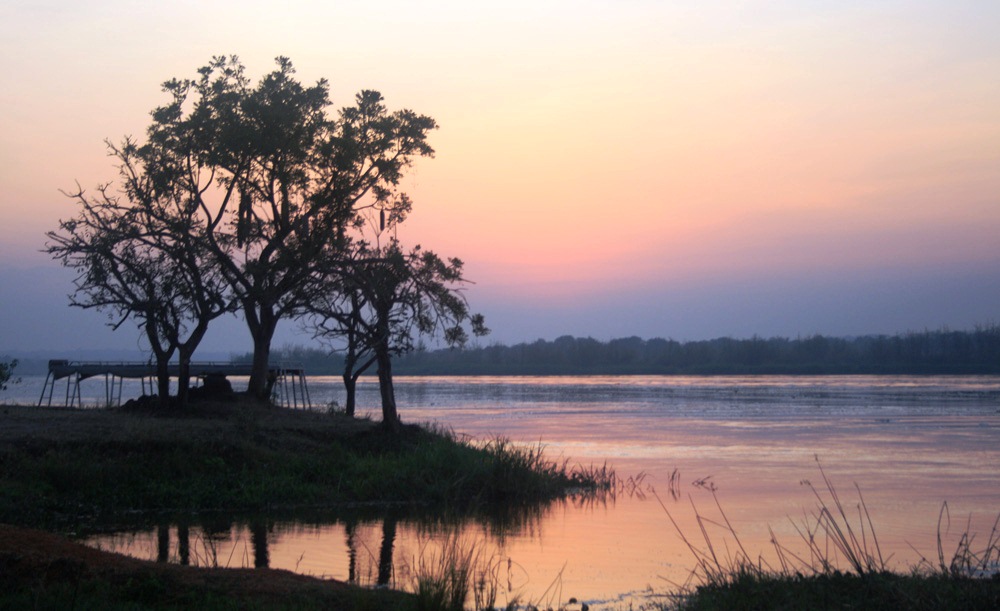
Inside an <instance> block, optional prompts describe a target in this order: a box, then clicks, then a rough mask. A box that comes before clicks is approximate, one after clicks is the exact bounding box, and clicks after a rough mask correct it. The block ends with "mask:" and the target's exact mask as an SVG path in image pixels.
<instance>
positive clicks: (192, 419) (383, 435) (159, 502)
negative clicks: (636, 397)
mask: <svg viewBox="0 0 1000 611" xmlns="http://www.w3.org/2000/svg"><path fill="white" fill-rule="evenodd" d="M592 475H593V474H590V473H586V472H582V471H573V470H571V469H569V468H568V466H567V465H566V464H565V463H562V464H557V463H552V462H549V461H547V460H546V459H545V458H544V457H543V455H542V452H541V450H540V448H523V447H520V446H515V445H513V444H510V443H508V442H507V441H505V440H503V439H495V440H492V441H489V442H487V443H485V444H477V443H472V442H467V441H463V440H460V439H458V438H457V437H456V436H455V435H452V434H449V433H447V432H443V431H440V430H437V431H435V430H429V429H427V428H421V427H416V426H407V427H404V431H403V433H402V434H399V435H392V434H389V433H387V432H385V431H384V430H383V429H382V428H381V427H380V426H378V423H374V422H370V421H366V420H359V419H354V418H348V417H346V416H344V415H343V414H339V413H317V412H307V411H295V410H288V409H281V408H275V407H270V406H257V405H231V404H218V405H209V406H201V407H197V408H194V409H188V410H185V411H183V412H178V411H169V412H166V411H155V410H154V411H149V410H133V411H127V410H123V409H108V410H66V409H46V408H37V407H21V406H8V407H3V408H2V409H0V522H6V523H9V524H17V525H22V526H32V527H41V528H47V529H66V528H76V527H78V526H79V525H81V524H83V525H86V524H90V523H95V524H96V523H101V522H114V521H116V520H118V519H120V518H122V517H123V516H132V515H135V514H137V513H139V514H145V513H169V512H188V513H190V512H207V511H220V510H224V511H229V512H241V511H246V512H262V511H271V510H282V509H286V510H287V509H294V508H309V507H336V506H342V505H349V504H365V503H401V504H423V505H434V506H438V505H440V506H444V507H447V508H449V509H452V510H453V509H469V508H475V507H484V506H498V505H503V506H516V505H518V504H525V505H527V504H536V503H540V502H544V501H547V500H550V499H553V498H556V497H559V496H561V495H564V494H565V493H566V492H567V490H569V489H570V488H574V487H594V486H600V485H602V484H606V483H607V481H605V482H601V481H598V480H596V479H594V477H592ZM605 475H607V474H605Z"/></svg>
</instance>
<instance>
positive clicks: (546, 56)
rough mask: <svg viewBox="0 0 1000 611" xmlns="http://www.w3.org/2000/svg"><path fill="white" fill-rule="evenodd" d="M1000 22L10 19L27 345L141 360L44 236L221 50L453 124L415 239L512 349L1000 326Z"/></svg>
mask: <svg viewBox="0 0 1000 611" xmlns="http://www.w3.org/2000/svg"><path fill="white" fill-rule="evenodd" d="M998 27H1000V2H996V1H995V0H982V1H972V2H961V1H956V0H947V1H917V0H908V1H906V2H903V1H899V2H880V1H877V0H866V1H863V2H860V1H859V2H853V1H849V0H848V1H838V2H831V1H805V0H796V1H788V2H752V1H745V2H738V1H735V0H732V1H727V2H705V1H699V2H693V1H692V2H681V1H674V2H667V1H661V0H657V1H653V0H607V1H583V0H574V1H559V2H555V1H551V2H546V1H544V0H532V1H530V2H519V1H510V0H507V1H504V2H488V3H487V2H468V1H462V2H402V1H401V2H371V1H365V2H331V1H324V2H306V1H301V0H285V1H283V2H280V3H279V2H253V1H248V0H241V1H239V2H236V1H232V0H226V1H211V0H207V1H206V0H199V1H177V2H159V3H152V2H144V1H139V0H136V1H125V0H121V1H117V2H112V1H106V2H88V1H86V0H76V1H73V2H69V1H64V2H63V1H60V2H51V1H50V2H46V1H38V0H32V1H30V2H28V1H18V0H13V1H12V0H6V1H5V2H4V3H3V4H2V7H0V62H2V67H3V70H2V72H0V122H2V123H0V257H2V262H3V263H2V265H3V267H4V269H3V270H2V271H0V311H2V317H0V353H4V352H8V353H15V352H17V351H24V350H31V349H59V348H66V349H70V348H79V347H83V346H92V347H134V346H135V345H136V338H137V336H138V333H137V331H135V329H134V327H131V326H126V327H123V328H122V329H121V330H119V331H117V332H115V333H112V332H111V331H110V330H108V329H107V328H106V327H104V326H103V323H104V318H103V317H102V316H101V315H100V314H95V313H91V312H82V311H79V310H75V309H71V308H68V307H67V306H66V303H67V299H66V294H67V293H68V292H69V291H70V289H71V286H70V282H69V281H70V278H71V276H70V275H68V274H67V272H66V271H65V270H61V269H60V268H59V267H58V266H57V265H56V264H54V263H52V262H50V261H49V260H48V259H47V258H46V256H45V255H44V254H41V253H40V252H39V250H40V249H41V248H42V247H43V245H44V235H43V234H44V232H45V231H48V230H52V229H55V228H56V227H57V223H58V220H59V219H60V218H67V217H69V216H72V215H73V214H74V212H75V210H74V207H73V205H72V204H71V202H70V201H69V200H68V199H66V198H65V197H63V196H62V195H60V193H59V189H69V188H72V187H73V186H74V184H75V182H74V181H79V182H80V183H81V184H82V185H83V186H85V187H92V186H94V185H96V184H98V183H101V182H105V181H109V180H112V179H113V178H115V170H114V167H113V165H112V162H111V160H110V159H108V158H107V157H106V156H105V149H104V145H103V140H104V139H105V138H112V139H116V140H117V139H120V138H121V137H122V136H124V135H127V134H132V135H136V136H142V135H143V133H144V130H145V127H146V126H147V124H148V122H149V115H148V112H149V111H150V110H151V109H152V108H153V107H155V106H157V105H158V104H161V103H162V102H164V100H165V97H164V96H163V94H162V93H161V92H160V88H159V84H160V83H161V82H163V81H164V80H166V79H168V78H170V77H191V76H194V75H195V71H196V69H197V68H198V67H199V66H202V65H204V64H205V63H207V61H208V60H209V59H210V58H211V56H212V55H217V54H237V55H239V56H240V57H241V58H242V59H243V61H244V63H245V64H246V65H247V67H248V70H249V71H250V73H251V74H252V76H253V77H254V78H255V79H256V77H258V76H260V75H262V74H264V73H266V72H268V71H270V70H271V69H272V67H273V65H274V64H273V58H274V57H275V56H277V55H285V56H288V57H290V58H291V59H292V61H293V62H294V64H295V66H296V68H297V69H298V72H299V76H300V77H301V78H302V80H304V81H307V82H312V81H315V80H316V79H319V78H328V79H329V80H330V82H331V93H332V97H333V99H334V103H335V106H337V107H340V106H342V105H346V104H349V103H350V102H351V99H352V97H353V95H354V93H355V92H357V91H358V90H360V89H362V88H371V89H377V90H379V91H381V92H382V93H383V94H384V95H385V97H386V99H387V102H388V105H389V106H390V108H402V107H408V108H412V109H413V110H416V111H418V112H421V113H424V114H429V115H431V116H433V117H434V118H435V119H436V120H437V121H438V123H439V124H440V126H441V127H440V129H439V130H437V131H435V132H434V133H433V134H432V137H431V142H432V145H433V146H434V147H435V149H436V150H437V155H436V157H435V158H434V159H430V160H423V161H421V162H420V163H419V165H418V166H417V167H416V168H414V170H413V171H412V172H411V173H410V174H409V175H408V176H407V177H406V178H405V180H404V183H403V185H404V188H405V190H406V191H407V192H409V193H410V195H411V196H412V197H413V199H414V201H415V205H414V213H413V215H412V216H411V218H410V219H409V220H408V221H407V222H406V227H405V228H404V230H403V232H402V237H403V239H404V240H405V241H406V242H408V243H417V242H419V243H421V244H423V245H424V246H425V247H427V248H431V249H433V250H436V251H438V252H439V253H441V254H445V255H449V256H458V257H460V258H462V259H463V260H465V261H466V265H467V272H468V274H467V275H468V276H469V277H470V278H471V279H473V280H475V281H476V285H475V286H474V287H471V288H470V290H469V291H468V296H469V298H470V300H471V301H472V304H473V307H474V308H475V309H478V310H480V311H482V312H483V313H485V314H486V316H487V322H488V324H489V325H490V326H491V327H492V328H493V329H494V334H493V335H492V336H491V338H487V341H501V342H505V343H514V342H518V341H530V340H534V339H536V338H539V337H542V338H547V339H551V338H555V337H556V336H558V335H562V334H572V335H578V336H586V335H590V336H593V337H596V338H598V339H608V338H611V337H620V336H627V335H640V336H643V337H654V336H659V337H673V338H676V339H703V338H711V337H717V336H723V335H732V336H738V337H747V336H750V335H753V334H759V335H763V336H771V335H784V336H796V335H807V334H813V333H823V334H831V335H850V334H867V333H896V332H902V331H907V330H921V329H924V328H925V327H928V328H938V327H940V326H942V325H949V326H951V327H954V328H970V327H971V326H972V325H974V324H976V323H990V322H998V321H1000V314H998V313H1000V36H997V34H996V33H997V30H998ZM292 330H294V329H293V326H292V325H290V326H289V327H288V328H286V329H285V334H284V335H283V336H282V339H280V340H279V343H280V342H281V341H298V340H295V339H290V338H289V333H290V332H291V331H292ZM208 341H209V343H208V345H207V346H206V347H207V348H209V349H216V350H230V349H233V350H244V349H248V348H249V345H250V344H249V341H248V339H247V337H246V333H245V332H244V330H243V328H242V326H241V323H238V322H237V321H232V322H231V323H228V324H226V325H222V326H220V327H219V328H218V329H217V330H216V331H215V332H214V333H213V334H212V335H211V337H210V339H209V340H208Z"/></svg>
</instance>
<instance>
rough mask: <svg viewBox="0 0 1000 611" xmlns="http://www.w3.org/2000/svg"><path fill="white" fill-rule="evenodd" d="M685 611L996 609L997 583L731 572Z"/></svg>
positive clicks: (706, 588)
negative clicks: (741, 610) (752, 610)
mask: <svg viewBox="0 0 1000 611" xmlns="http://www.w3.org/2000/svg"><path fill="white" fill-rule="evenodd" d="M679 608H680V609H684V610H686V611H723V610H740V609H748V610H749V609H774V610H785V609H787V610H789V611H791V610H799V609H831V610H832V609H907V610H914V611H923V610H926V611H939V610H942V609H967V610H973V609H981V610H983V611H993V610H996V609H1000V581H998V580H996V579H973V578H969V577H953V576H950V575H898V574H895V573H888V572H887V573H876V574H870V575H857V574H853V573H842V572H839V571H833V572H830V573H821V574H815V575H808V576H806V575H770V574H759V573H755V572H745V573H736V574H733V575H731V576H730V579H729V580H728V581H727V582H725V583H718V584H713V585H711V586H701V587H698V588H697V589H696V591H695V592H694V593H693V594H692V595H691V596H689V597H687V598H686V599H685V601H684V602H683V603H681V604H680V605H679Z"/></svg>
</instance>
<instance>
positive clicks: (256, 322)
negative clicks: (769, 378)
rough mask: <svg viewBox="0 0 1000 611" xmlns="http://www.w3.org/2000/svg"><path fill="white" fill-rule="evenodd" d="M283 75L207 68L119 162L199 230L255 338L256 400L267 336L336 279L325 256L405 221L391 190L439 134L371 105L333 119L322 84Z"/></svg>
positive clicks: (223, 64) (282, 61)
mask: <svg viewBox="0 0 1000 611" xmlns="http://www.w3.org/2000/svg"><path fill="white" fill-rule="evenodd" d="M294 73H295V71H294V69H293V68H292V64H291V62H290V61H289V60H288V59H286V58H278V60H277V68H276V69H275V70H274V71H273V72H271V73H270V74H268V75H266V76H265V77H264V78H262V79H261V80H260V82H259V83H258V84H257V85H255V86H254V85H252V84H251V82H250V80H249V79H248V78H247V77H246V76H245V70H244V67H243V65H242V64H241V63H240V61H239V60H238V59H237V58H236V57H216V58H214V59H213V60H212V62H211V63H210V64H209V65H207V66H205V67H203V68H201V69H200V70H199V76H198V77H197V78H195V79H189V80H177V79H174V80H171V81H168V82H166V83H165V84H164V90H165V91H166V92H167V93H169V94H170V96H171V101H170V102H169V103H168V104H166V105H165V106H162V107H160V108H157V109H156V110H154V111H153V113H152V117H153V123H152V124H151V125H150V127H149V130H148V141H147V143H146V144H144V145H141V146H136V147H122V149H121V151H122V154H123V156H124V157H125V162H126V163H129V162H130V161H131V157H134V156H138V157H141V158H142V160H143V164H142V166H143V168H144V170H143V171H144V172H145V175H144V177H143V178H144V180H146V181H148V182H149V183H150V184H151V185H152V186H153V188H154V190H155V191H160V190H177V191H181V192H183V194H184V198H185V200H186V201H187V204H188V206H189V207H190V209H191V210H192V211H193V212H194V213H195V214H196V215H197V216H198V218H199V222H200V226H201V231H202V232H203V235H204V240H205V244H206V246H207V248H208V249H209V251H210V252H211V253H212V256H213V257H214V258H215V260H216V262H217V265H218V267H219V269H220V271H221V273H222V275H223V277H224V278H225V280H226V282H227V284H228V286H229V290H230V291H231V294H232V296H233V297H234V298H235V300H236V301H237V302H238V303H239V304H240V306H241V310H242V312H243V315H244V317H245V319H246V322H247V326H248V328H249V330H250V334H251V336H252V337H253V342H254V360H253V373H252V375H251V378H250V390H251V392H253V393H256V394H258V395H261V396H266V394H267V386H266V380H267V373H268V360H269V354H270V345H271V339H272V337H273V335H274V331H275V329H276V327H277V325H278V322H279V321H280V320H281V319H283V318H287V317H290V316H296V315H298V314H300V313H302V312H303V311H304V309H305V307H306V305H307V304H308V303H309V302H310V300H311V299H312V298H313V297H314V296H315V295H316V294H318V293H320V292H323V291H325V290H327V287H328V284H329V280H330V278H331V276H332V275H335V274H336V273H337V266H336V265H335V264H331V261H332V259H331V257H330V256H329V253H330V252H333V253H336V252H339V251H342V250H344V249H346V248H347V247H348V245H349V243H350V236H349V232H350V230H351V229H352V228H353V227H356V226H357V225H358V224H359V223H360V222H361V220H360V217H359V215H360V214H361V213H362V212H363V211H365V210H369V209H372V208H376V207H377V208H378V209H379V210H381V211H383V214H388V215H389V216H390V217H391V218H392V219H394V220H401V219H402V218H404V217H405V215H406V214H407V212H408V211H409V209H410V200H409V198H408V197H407V196H406V194H405V193H401V192H399V190H398V189H397V185H398V183H399V181H400V179H401V177H402V175H403V172H404V170H405V169H406V167H408V166H409V165H410V164H411V163H412V161H413V160H414V159H415V158H417V157H420V156H430V155H432V154H433V150H432V149H431V147H430V145H429V144H428V143H427V134H428V132H429V131H430V130H432V129H434V128H435V127H436V124H435V122H434V120H433V119H431V118H430V117H427V116H423V115H418V114H416V113H414V112H412V111H409V110H400V111H395V112H390V111H388V110H387V109H386V107H385V105H384V104H383V101H382V96H381V94H379V93H378V92H375V91H362V92H361V93H359V94H357V96H356V97H355V100H354V105H353V106H349V107H346V108H343V109H342V110H341V111H340V112H339V113H338V114H337V115H336V116H331V114H330V112H329V108H330V105H331V103H330V100H329V92H328V86H327V83H326V81H323V80H321V81H319V82H317V83H316V84H315V85H312V86H304V85H303V84H302V83H300V82H299V81H298V80H296V79H295V77H294ZM323 253H326V255H324V256H321V255H322V254H323Z"/></svg>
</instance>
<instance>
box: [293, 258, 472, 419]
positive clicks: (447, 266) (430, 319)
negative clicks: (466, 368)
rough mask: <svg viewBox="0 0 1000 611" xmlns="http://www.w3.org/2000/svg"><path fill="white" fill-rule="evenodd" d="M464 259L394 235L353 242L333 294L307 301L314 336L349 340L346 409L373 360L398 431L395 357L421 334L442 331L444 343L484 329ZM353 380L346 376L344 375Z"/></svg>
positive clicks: (387, 414)
mask: <svg viewBox="0 0 1000 611" xmlns="http://www.w3.org/2000/svg"><path fill="white" fill-rule="evenodd" d="M462 267H463V265H462V261H460V260H459V259H448V260H444V259H442V258H440V257H439V256H438V255H436V254H435V253H433V252H431V251H427V250H423V249H422V248H421V247H420V246H417V247H415V248H413V249H412V250H410V251H404V250H403V249H402V247H401V246H400V244H399V242H398V241H397V240H395V239H392V240H391V241H390V242H389V243H388V244H387V245H386V246H382V247H379V246H371V245H369V244H367V243H365V242H359V243H358V244H356V246H355V248H354V250H353V258H352V259H351V260H350V262H346V263H342V264H341V265H340V266H339V270H340V276H339V281H338V283H337V284H336V288H335V289H334V290H333V291H332V292H331V295H333V298H332V299H331V298H327V299H322V298H320V299H317V300H315V301H313V302H312V304H311V308H312V312H313V315H314V320H315V323H314V329H316V332H317V335H318V336H320V337H325V338H327V339H330V340H341V341H344V342H345V344H346V348H345V353H346V357H345V371H344V379H345V385H346V388H347V392H348V399H347V405H348V409H350V408H351V407H352V406H353V403H354V399H353V396H352V395H353V389H354V382H356V380H357V377H358V376H360V375H361V373H363V372H364V371H365V370H366V369H367V368H368V367H370V366H371V365H372V364H375V365H377V368H378V379H379V394H380V397H381V403H382V421H383V424H384V425H385V426H386V427H387V428H389V429H390V430H398V428H399V415H398V410H397V408H396V397H395V389H394V386H393V377H392V357H393V356H397V355H401V354H405V353H407V352H409V351H411V350H413V348H414V346H415V343H414V342H415V340H416V338H417V337H419V336H422V335H431V334H434V333H437V332H440V333H441V334H442V335H443V338H444V340H445V342H446V343H447V344H448V345H449V346H462V345H464V344H465V343H466V342H467V341H468V339H469V335H468V332H467V331H466V330H465V327H464V325H465V324H468V325H469V327H470V328H471V330H472V332H473V334H475V335H477V336H481V335H485V334H487V333H489V329H487V328H486V325H485V322H484V319H483V316H482V315H481V314H474V313H471V312H470V311H469V306H468V302H467V301H466V299H465V296H464V294H463V293H462V290H461V287H462V286H463V285H464V284H465V283H466V282H467V280H466V279H465V278H464V277H463V275H462ZM349 378H350V379H349Z"/></svg>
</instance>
